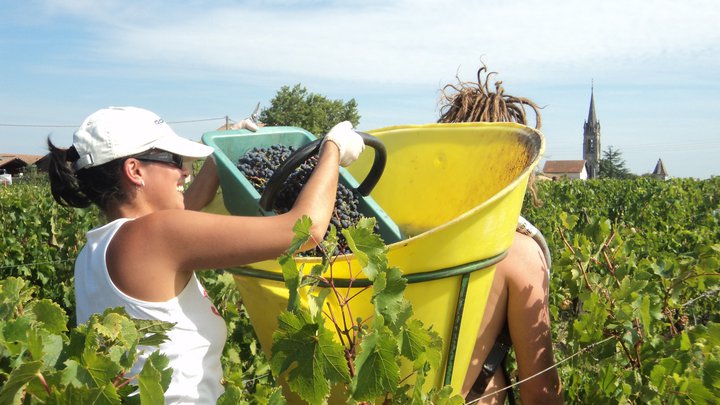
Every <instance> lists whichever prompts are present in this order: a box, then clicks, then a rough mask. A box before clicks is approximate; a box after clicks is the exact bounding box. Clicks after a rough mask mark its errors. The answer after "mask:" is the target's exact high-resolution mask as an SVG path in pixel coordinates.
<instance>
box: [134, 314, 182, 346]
mask: <svg viewBox="0 0 720 405" xmlns="http://www.w3.org/2000/svg"><path fill="white" fill-rule="evenodd" d="M132 321H133V323H135V329H136V330H137V332H138V334H139V335H140V336H141V337H140V340H138V345H140V346H160V345H161V344H163V343H165V342H167V341H168V339H170V338H169V337H168V336H167V332H169V331H170V330H171V329H172V328H173V326H174V325H175V324H174V323H171V322H165V321H159V320H154V319H133V320H132Z"/></svg>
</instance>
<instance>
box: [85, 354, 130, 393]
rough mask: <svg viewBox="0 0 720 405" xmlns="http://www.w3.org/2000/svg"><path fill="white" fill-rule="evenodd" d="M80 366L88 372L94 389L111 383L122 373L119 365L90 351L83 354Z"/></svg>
mask: <svg viewBox="0 0 720 405" xmlns="http://www.w3.org/2000/svg"><path fill="white" fill-rule="evenodd" d="M82 365H83V367H84V369H85V370H86V371H87V372H88V374H89V375H90V377H91V378H92V380H93V382H94V383H95V386H96V387H103V386H104V385H105V384H107V383H111V382H112V381H113V379H114V378H115V377H116V376H117V375H118V374H119V373H120V371H122V368H121V367H120V365H119V364H118V363H117V362H116V361H113V360H112V359H110V358H109V357H107V356H105V355H101V354H98V353H95V352H91V351H85V353H83V358H82Z"/></svg>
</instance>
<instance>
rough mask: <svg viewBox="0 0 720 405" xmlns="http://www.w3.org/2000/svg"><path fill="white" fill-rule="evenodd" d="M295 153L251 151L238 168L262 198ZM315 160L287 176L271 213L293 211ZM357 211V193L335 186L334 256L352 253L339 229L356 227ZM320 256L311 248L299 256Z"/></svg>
mask: <svg viewBox="0 0 720 405" xmlns="http://www.w3.org/2000/svg"><path fill="white" fill-rule="evenodd" d="M294 151H295V148H294V147H292V146H285V145H272V146H270V147H268V148H259V147H255V148H251V149H249V150H248V151H247V152H246V153H245V154H244V155H243V156H242V157H240V159H239V161H238V164H237V168H238V169H239V170H240V171H241V172H242V173H243V175H245V177H246V178H247V179H248V180H250V182H251V183H252V185H253V187H255V189H256V190H257V191H258V193H260V194H262V193H263V191H264V190H265V185H266V184H267V182H268V180H269V179H270V177H271V176H272V175H273V173H274V172H275V170H276V169H277V168H278V167H279V166H280V164H281V163H282V162H284V161H285V159H287V158H288V156H290V155H291V154H292V153H293V152H294ZM317 159H318V158H317V156H312V157H310V158H308V159H307V160H306V161H305V162H303V164H301V165H300V167H298V168H297V169H296V170H295V171H294V172H293V173H291V174H290V176H288V179H287V180H286V181H285V184H284V186H283V188H282V189H281V190H280V191H279V192H278V194H277V196H276V197H275V201H273V206H272V210H273V211H274V212H275V213H278V214H282V213H285V212H288V211H289V210H290V208H292V206H293V204H295V200H296V199H297V196H298V194H300V191H301V190H302V188H303V186H304V185H305V183H307V180H308V179H309V178H310V175H311V174H312V171H313V169H315V166H316V165H317ZM359 208H360V197H359V195H358V193H357V191H355V190H353V189H351V188H348V187H346V186H345V185H344V184H342V183H340V184H338V190H337V193H336V195H335V210H334V212H333V215H332V218H331V219H330V223H332V224H333V225H335V227H336V228H337V230H338V247H337V249H336V251H335V252H331V253H332V254H346V253H351V252H350V249H349V248H348V247H347V242H346V240H345V237H344V236H343V235H342V234H341V233H340V229H345V228H348V227H350V226H352V225H354V224H356V223H357V221H358V220H359V219H360V218H361V217H362V216H363V215H362V214H361V213H360V212H358V209H359ZM376 231H377V229H376ZM326 236H327V234H326ZM322 255H323V253H322V251H321V250H320V249H319V248H314V249H312V250H309V251H306V252H303V253H302V254H301V256H322Z"/></svg>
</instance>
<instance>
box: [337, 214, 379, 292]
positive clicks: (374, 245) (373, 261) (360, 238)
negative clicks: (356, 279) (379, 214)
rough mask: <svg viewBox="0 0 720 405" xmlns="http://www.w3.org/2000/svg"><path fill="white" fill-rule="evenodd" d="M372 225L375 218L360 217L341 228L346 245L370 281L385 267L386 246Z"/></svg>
mask: <svg viewBox="0 0 720 405" xmlns="http://www.w3.org/2000/svg"><path fill="white" fill-rule="evenodd" d="M374 226H375V218H361V219H360V220H359V221H358V223H357V224H356V225H355V226H351V227H349V228H346V229H343V230H342V234H343V235H344V236H345V239H346V240H347V243H348V247H349V248H350V250H351V251H352V252H353V253H354V254H355V257H357V260H358V262H359V263H360V265H361V266H362V267H363V273H364V274H365V276H366V277H367V278H368V280H370V281H374V280H375V277H376V276H377V274H378V273H379V272H381V271H384V270H385V269H386V268H387V246H385V242H383V240H382V239H381V238H380V236H378V235H376V234H374V233H373V227H374Z"/></svg>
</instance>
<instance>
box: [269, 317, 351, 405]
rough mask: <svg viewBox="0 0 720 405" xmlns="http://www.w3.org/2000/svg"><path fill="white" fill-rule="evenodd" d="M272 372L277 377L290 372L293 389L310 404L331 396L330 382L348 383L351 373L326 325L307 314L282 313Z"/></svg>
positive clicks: (274, 348)
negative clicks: (314, 321) (313, 321)
mask: <svg viewBox="0 0 720 405" xmlns="http://www.w3.org/2000/svg"><path fill="white" fill-rule="evenodd" d="M272 352H273V356H272V359H271V369H272V371H273V373H274V374H275V375H279V374H281V373H283V372H284V371H285V370H287V369H288V368H290V367H291V366H292V365H295V367H294V368H292V369H291V370H290V374H289V378H288V383H289V385H290V388H291V389H292V390H293V391H294V392H296V393H297V394H298V395H300V397H301V398H303V399H304V400H306V401H308V402H310V403H320V402H322V401H323V400H324V398H326V397H327V395H328V394H329V393H330V383H333V382H347V381H349V380H350V372H349V369H348V366H347V362H346V360H345V356H344V350H343V346H342V345H340V344H339V343H337V342H335V341H334V340H333V334H332V333H331V332H330V331H328V330H327V329H326V328H325V327H324V325H323V324H316V323H312V317H311V316H310V314H309V313H308V312H306V311H296V312H295V313H291V312H287V311H286V312H283V313H281V314H280V316H279V317H278V329H277V330H276V331H275V333H273V346H272Z"/></svg>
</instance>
